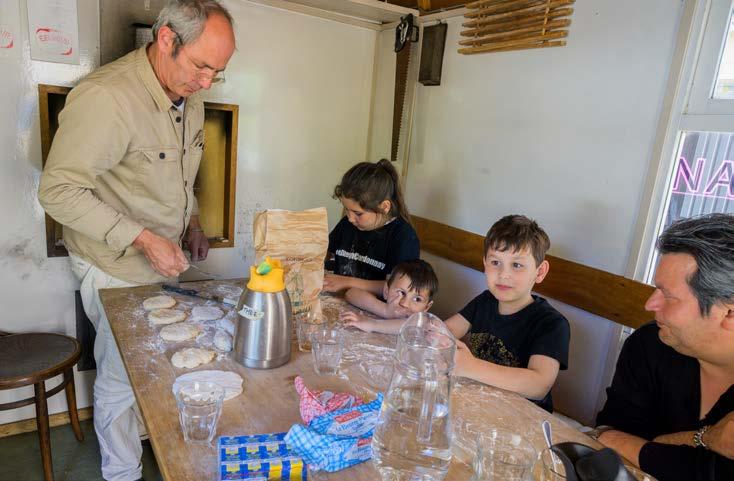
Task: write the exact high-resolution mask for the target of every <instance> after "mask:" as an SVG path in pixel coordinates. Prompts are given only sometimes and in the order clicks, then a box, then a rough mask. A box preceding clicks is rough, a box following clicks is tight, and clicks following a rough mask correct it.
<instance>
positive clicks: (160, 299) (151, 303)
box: [143, 296, 176, 311]
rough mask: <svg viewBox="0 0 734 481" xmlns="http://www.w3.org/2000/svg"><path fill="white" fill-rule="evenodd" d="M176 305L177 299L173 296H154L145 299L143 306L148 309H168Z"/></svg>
mask: <svg viewBox="0 0 734 481" xmlns="http://www.w3.org/2000/svg"><path fill="white" fill-rule="evenodd" d="M175 305H176V299H174V298H173V297H171V296H154V297H149V298H147V299H145V300H144V301H143V308H144V309H145V310H146V311H152V310H154V309H168V308H169V307H173V306H175Z"/></svg>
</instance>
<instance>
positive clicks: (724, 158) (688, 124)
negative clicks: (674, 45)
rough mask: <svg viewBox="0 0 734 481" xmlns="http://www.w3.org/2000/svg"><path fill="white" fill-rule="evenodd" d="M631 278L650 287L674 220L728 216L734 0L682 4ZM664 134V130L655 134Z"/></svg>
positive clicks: (733, 205) (733, 209)
mask: <svg viewBox="0 0 734 481" xmlns="http://www.w3.org/2000/svg"><path fill="white" fill-rule="evenodd" d="M685 5H686V6H685V12H684V15H683V20H682V22H681V28H680V34H679V35H681V38H679V42H678V49H677V52H676V59H675V60H674V62H673V65H672V67H671V82H670V87H669V89H668V92H667V95H669V96H670V97H671V99H672V103H671V106H670V110H669V111H668V112H666V113H665V114H664V115H667V118H663V119H662V120H661V127H660V128H661V129H663V130H664V135H661V136H660V138H661V140H660V141H659V143H658V144H657V146H656V152H657V153H656V155H658V156H659V157H658V159H657V164H655V165H653V172H655V174H656V176H655V182H654V184H651V185H652V187H651V190H650V191H649V197H650V204H649V208H648V211H647V216H646V218H643V219H641V234H642V235H641V238H640V239H641V244H640V250H639V253H638V256H637V258H636V259H634V277H635V278H636V279H639V280H642V281H644V282H648V283H651V282H652V278H653V275H654V272H655V266H656V265H657V256H656V252H655V241H656V240H657V237H658V236H659V235H660V233H661V232H662V231H663V230H664V229H665V228H666V227H667V226H669V225H670V224H671V223H673V222H674V221H676V220H678V219H681V218H687V217H694V216H699V215H703V214H708V213H713V212H724V213H734V27H733V26H732V25H734V15H733V13H732V12H733V9H734V0H686V2H685ZM661 133H663V132H661Z"/></svg>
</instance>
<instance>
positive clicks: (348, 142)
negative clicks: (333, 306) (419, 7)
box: [202, 0, 377, 277]
mask: <svg viewBox="0 0 734 481" xmlns="http://www.w3.org/2000/svg"><path fill="white" fill-rule="evenodd" d="M224 3H225V5H226V6H227V7H228V8H229V9H230V12H231V13H232V14H233V16H234V18H235V22H236V33H237V52H236V53H235V55H234V56H233V57H232V60H230V63H229V65H228V67H227V72H226V78H227V81H226V82H225V83H224V84H223V85H222V86H217V87H215V88H213V89H212V90H210V91H209V92H208V93H207V94H206V98H207V99H211V100H213V101H218V102H225V103H233V104H237V105H239V107H240V118H239V139H238V144H239V149H238V153H237V201H236V202H237V205H236V214H235V215H236V217H235V230H236V236H235V243H236V246H235V247H234V248H231V249H217V250H215V251H212V252H211V254H210V256H209V259H207V261H206V262H205V263H202V267H204V268H205V269H207V270H209V271H211V272H221V273H223V274H225V275H228V276H232V277H242V276H243V275H246V274H247V272H248V270H247V269H248V267H247V266H248V265H249V264H250V263H251V262H254V259H253V256H254V252H253V249H252V220H253V214H254V213H255V212H256V211H258V210H262V209H305V208H309V207H316V206H326V207H327V208H328V211H329V223H330V225H331V226H334V225H335V224H336V221H338V219H339V217H340V215H341V204H340V203H339V201H337V200H334V199H332V198H331V193H332V192H333V189H334V186H335V185H336V184H337V182H338V181H339V179H340V178H341V175H342V174H343V173H344V172H345V171H346V170H347V169H348V168H349V167H350V166H352V165H353V164H355V163H356V162H361V161H363V160H365V156H366V153H367V130H368V126H369V118H370V102H371V93H372V70H373V68H372V65H373V57H374V49H375V41H376V35H377V34H376V32H374V31H372V30H368V29H364V28H359V27H354V26H350V25H346V24H342V23H337V22H333V21H329V20H324V19H321V18H316V17H310V16H306V15H301V14H297V13H293V12H288V11H284V10H277V9H274V8H270V7H265V6H262V5H259V4H253V3H249V2H246V1H235V0H228V1H225V2H224Z"/></svg>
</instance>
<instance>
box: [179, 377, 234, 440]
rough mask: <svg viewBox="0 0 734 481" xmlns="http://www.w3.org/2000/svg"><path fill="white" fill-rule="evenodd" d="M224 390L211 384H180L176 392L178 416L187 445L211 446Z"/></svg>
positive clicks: (195, 382) (217, 385)
mask: <svg viewBox="0 0 734 481" xmlns="http://www.w3.org/2000/svg"><path fill="white" fill-rule="evenodd" d="M223 401H224V388H223V387H222V386H220V385H219V384H216V383H213V382H208V381H207V382H198V381H191V382H185V383H182V385H181V388H180V389H179V390H178V391H176V403H177V404H178V416H179V420H180V421H181V430H182V431H183V435H184V439H185V440H186V442H187V443H192V444H208V445H211V442H212V439H213V438H214V435H215V434H216V432H217V421H219V416H220V415H221V414H222V402H223Z"/></svg>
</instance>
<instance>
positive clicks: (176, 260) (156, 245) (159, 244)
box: [133, 229, 189, 277]
mask: <svg viewBox="0 0 734 481" xmlns="http://www.w3.org/2000/svg"><path fill="white" fill-rule="evenodd" d="M133 246H135V247H136V248H138V249H140V250H141V251H143V254H145V257H146V259H148V263H149V264H150V266H151V267H152V268H153V270H155V271H156V272H157V273H159V274H161V275H163V276H166V277H176V276H178V275H179V274H180V273H182V272H183V271H185V270H186V269H188V268H189V261H188V260H186V256H185V255H184V253H183V251H182V250H181V248H180V247H179V246H178V245H177V244H175V243H173V242H172V241H170V240H168V239H166V238H165V237H161V236H159V235H156V234H154V233H153V232H151V231H149V230H148V229H143V231H142V232H141V233H140V234H139V235H138V237H136V238H135V240H134V241H133Z"/></svg>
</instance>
